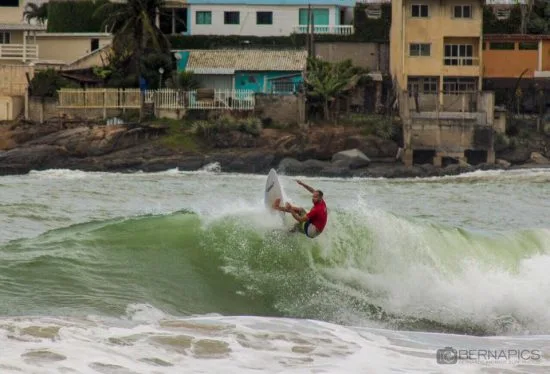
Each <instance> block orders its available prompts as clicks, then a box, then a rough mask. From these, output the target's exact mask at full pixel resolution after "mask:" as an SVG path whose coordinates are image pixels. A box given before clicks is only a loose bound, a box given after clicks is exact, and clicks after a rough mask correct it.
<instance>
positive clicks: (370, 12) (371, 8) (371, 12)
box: [341, 4, 382, 23]
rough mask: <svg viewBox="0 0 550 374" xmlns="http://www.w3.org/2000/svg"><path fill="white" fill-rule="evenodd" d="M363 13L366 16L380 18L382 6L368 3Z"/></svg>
mask: <svg viewBox="0 0 550 374" xmlns="http://www.w3.org/2000/svg"><path fill="white" fill-rule="evenodd" d="M365 13H366V14H367V18H370V19H380V17H382V8H381V7H380V6H379V5H376V4H369V5H368V6H367V9H365ZM341 23H343V22H341Z"/></svg>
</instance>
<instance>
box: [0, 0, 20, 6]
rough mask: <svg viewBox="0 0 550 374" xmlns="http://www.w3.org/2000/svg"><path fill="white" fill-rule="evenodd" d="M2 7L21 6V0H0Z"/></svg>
mask: <svg viewBox="0 0 550 374" xmlns="http://www.w3.org/2000/svg"><path fill="white" fill-rule="evenodd" d="M0 7H14V8H17V7H19V0H0Z"/></svg>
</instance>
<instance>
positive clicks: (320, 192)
mask: <svg viewBox="0 0 550 374" xmlns="http://www.w3.org/2000/svg"><path fill="white" fill-rule="evenodd" d="M317 193H318V194H319V197H320V198H323V191H321V190H317Z"/></svg>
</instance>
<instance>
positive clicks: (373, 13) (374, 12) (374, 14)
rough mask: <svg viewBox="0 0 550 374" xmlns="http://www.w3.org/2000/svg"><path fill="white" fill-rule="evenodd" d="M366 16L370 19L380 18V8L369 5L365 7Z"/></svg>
mask: <svg viewBox="0 0 550 374" xmlns="http://www.w3.org/2000/svg"><path fill="white" fill-rule="evenodd" d="M365 13H366V15H367V18H370V19H380V17H382V8H380V7H379V6H369V7H367V8H366V9H365Z"/></svg>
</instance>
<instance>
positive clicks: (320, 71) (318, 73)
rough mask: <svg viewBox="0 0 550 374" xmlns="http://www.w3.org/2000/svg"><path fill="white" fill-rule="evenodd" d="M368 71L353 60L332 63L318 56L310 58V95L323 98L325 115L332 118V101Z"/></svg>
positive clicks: (307, 76)
mask: <svg viewBox="0 0 550 374" xmlns="http://www.w3.org/2000/svg"><path fill="white" fill-rule="evenodd" d="M366 73H367V71H366V70H365V69H361V68H358V67H355V66H353V64H352V63H351V60H345V61H342V62H337V63H331V62H327V61H322V60H320V59H318V58H310V59H309V60H308V66H307V73H306V78H305V82H306V84H307V85H308V95H309V96H311V97H313V98H317V99H319V100H321V102H322V103H323V117H324V119H329V118H330V109H331V105H332V103H333V102H334V101H335V100H336V99H337V98H338V97H340V96H341V95H342V94H343V93H344V92H345V91H347V90H348V89H350V88H351V87H352V86H355V85H357V84H359V83H360V82H361V81H362V80H365V79H366V77H367V74H366Z"/></svg>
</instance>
